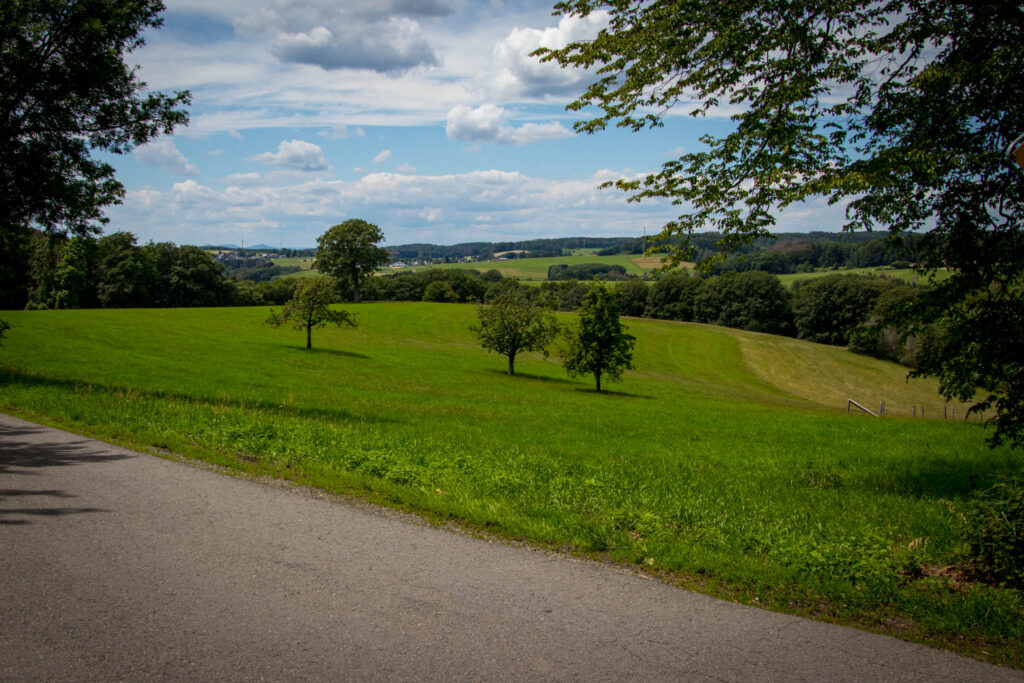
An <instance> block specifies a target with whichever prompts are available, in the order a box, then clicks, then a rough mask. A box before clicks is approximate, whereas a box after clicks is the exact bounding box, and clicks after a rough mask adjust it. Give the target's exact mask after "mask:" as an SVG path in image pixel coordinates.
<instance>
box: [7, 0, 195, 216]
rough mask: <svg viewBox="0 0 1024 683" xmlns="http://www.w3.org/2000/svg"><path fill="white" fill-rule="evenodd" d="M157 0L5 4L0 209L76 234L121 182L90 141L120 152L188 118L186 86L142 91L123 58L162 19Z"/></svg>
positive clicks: (112, 198) (117, 196) (114, 199)
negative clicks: (167, 90)
mask: <svg viewBox="0 0 1024 683" xmlns="http://www.w3.org/2000/svg"><path fill="white" fill-rule="evenodd" d="M163 8H164V7H163V4H162V3H161V2H159V1H157V0H127V1H120V0H119V1H117V2H114V1H113V0H94V1H91V2H60V1H57V0H11V1H9V2H5V3H4V4H3V6H2V7H0V83H3V86H2V87H0V215H3V216H4V222H3V225H2V226H0V229H2V230H4V231H21V232H23V231H26V230H27V229H28V228H29V227H30V226H37V227H40V228H42V229H44V230H46V231H48V232H53V233H67V232H71V233H74V234H78V235H83V234H87V233H90V232H96V231H98V224H100V223H104V222H106V219H105V218H104V217H103V214H102V207H104V206H106V205H108V204H112V203H118V202H119V201H120V200H121V197H122V196H123V195H124V188H123V187H122V186H121V184H120V183H119V182H118V181H117V179H116V178H115V177H114V169H113V167H112V166H110V165H109V164H106V163H103V162H99V161H97V160H95V159H94V158H92V151H93V150H94V149H100V150H105V151H109V152H114V153H118V154H123V153H125V152H127V151H129V150H131V149H132V148H133V147H134V146H136V145H140V144H142V143H144V142H147V141H148V140H150V139H152V138H153V137H155V136H157V135H159V134H161V133H171V132H172V131H173V130H174V129H175V128H176V127H177V126H179V125H182V124H185V123H187V121H188V115H187V113H186V112H185V109H184V107H185V106H187V105H188V104H189V102H190V100H191V97H190V95H189V94H188V92H178V93H175V94H173V95H164V94H161V93H149V92H146V84H145V83H143V82H142V81H140V80H139V79H138V78H137V76H136V72H135V69H134V68H132V67H129V66H128V65H127V64H126V63H125V58H126V57H127V55H128V53H130V52H131V51H132V50H134V49H135V48H137V47H138V46H139V45H141V44H142V39H141V38H140V37H139V36H140V34H141V33H142V32H143V31H144V30H145V29H147V28H151V27H157V26H159V24H160V19H159V16H158V15H159V13H160V12H161V11H162V10H163Z"/></svg>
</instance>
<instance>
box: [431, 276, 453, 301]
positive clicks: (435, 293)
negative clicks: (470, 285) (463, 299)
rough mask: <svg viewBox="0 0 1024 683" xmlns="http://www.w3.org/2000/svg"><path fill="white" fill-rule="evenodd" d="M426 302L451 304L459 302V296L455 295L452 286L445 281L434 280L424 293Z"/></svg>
mask: <svg viewBox="0 0 1024 683" xmlns="http://www.w3.org/2000/svg"><path fill="white" fill-rule="evenodd" d="M423 300H424V301H436V302H442V303H451V302H454V301H458V300H459V295H458V294H456V293H455V290H453V289H452V286H451V285H450V284H448V283H447V282H445V281H444V280H434V281H433V282H431V283H430V284H429V285H427V288H426V289H425V290H424V291H423Z"/></svg>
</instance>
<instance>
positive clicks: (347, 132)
mask: <svg viewBox="0 0 1024 683" xmlns="http://www.w3.org/2000/svg"><path fill="white" fill-rule="evenodd" d="M317 135H319V136H320V137H322V138H329V139H331V140H342V139H344V138H350V137H351V138H365V137H366V131H364V130H363V129H362V128H360V127H359V126H353V127H352V128H349V127H348V126H334V127H333V128H331V129H330V130H322V131H320V132H318V133H317Z"/></svg>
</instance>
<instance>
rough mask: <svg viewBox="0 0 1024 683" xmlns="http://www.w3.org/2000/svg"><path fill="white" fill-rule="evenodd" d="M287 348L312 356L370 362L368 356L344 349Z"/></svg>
mask: <svg viewBox="0 0 1024 683" xmlns="http://www.w3.org/2000/svg"><path fill="white" fill-rule="evenodd" d="M287 348H289V349H291V350H293V351H301V352H302V353H308V354H310V355H321V354H326V355H330V356H341V357H344V358H358V359H360V360H370V357H369V356H366V355H364V354H361V353H356V352H355V351H346V350H344V349H325V348H320V347H317V346H314V347H313V348H311V349H307V348H306V347H305V346H291V345H289V346H288V347H287Z"/></svg>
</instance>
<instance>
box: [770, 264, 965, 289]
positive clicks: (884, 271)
mask: <svg viewBox="0 0 1024 683" xmlns="http://www.w3.org/2000/svg"><path fill="white" fill-rule="evenodd" d="M829 275H877V276H880V277H882V276H884V277H891V278H894V279H897V280H904V281H905V282H909V283H911V284H922V285H923V284H928V280H929V279H928V278H927V277H921V275H920V274H919V273H918V272H917V271H915V270H914V269H913V268H888V267H880V268H848V269H843V270H819V271H816V272H814V273H792V274H789V275H779V276H778V277H779V280H781V281H782V284H783V285H785V286H786V287H792V286H793V283H794V282H796V281H797V280H816V279H818V278H822V277H828V276H829ZM948 277H949V273H947V272H945V271H942V272H939V273H937V274H936V275H935V279H936V280H939V281H941V280H945V279H946V278H948Z"/></svg>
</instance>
